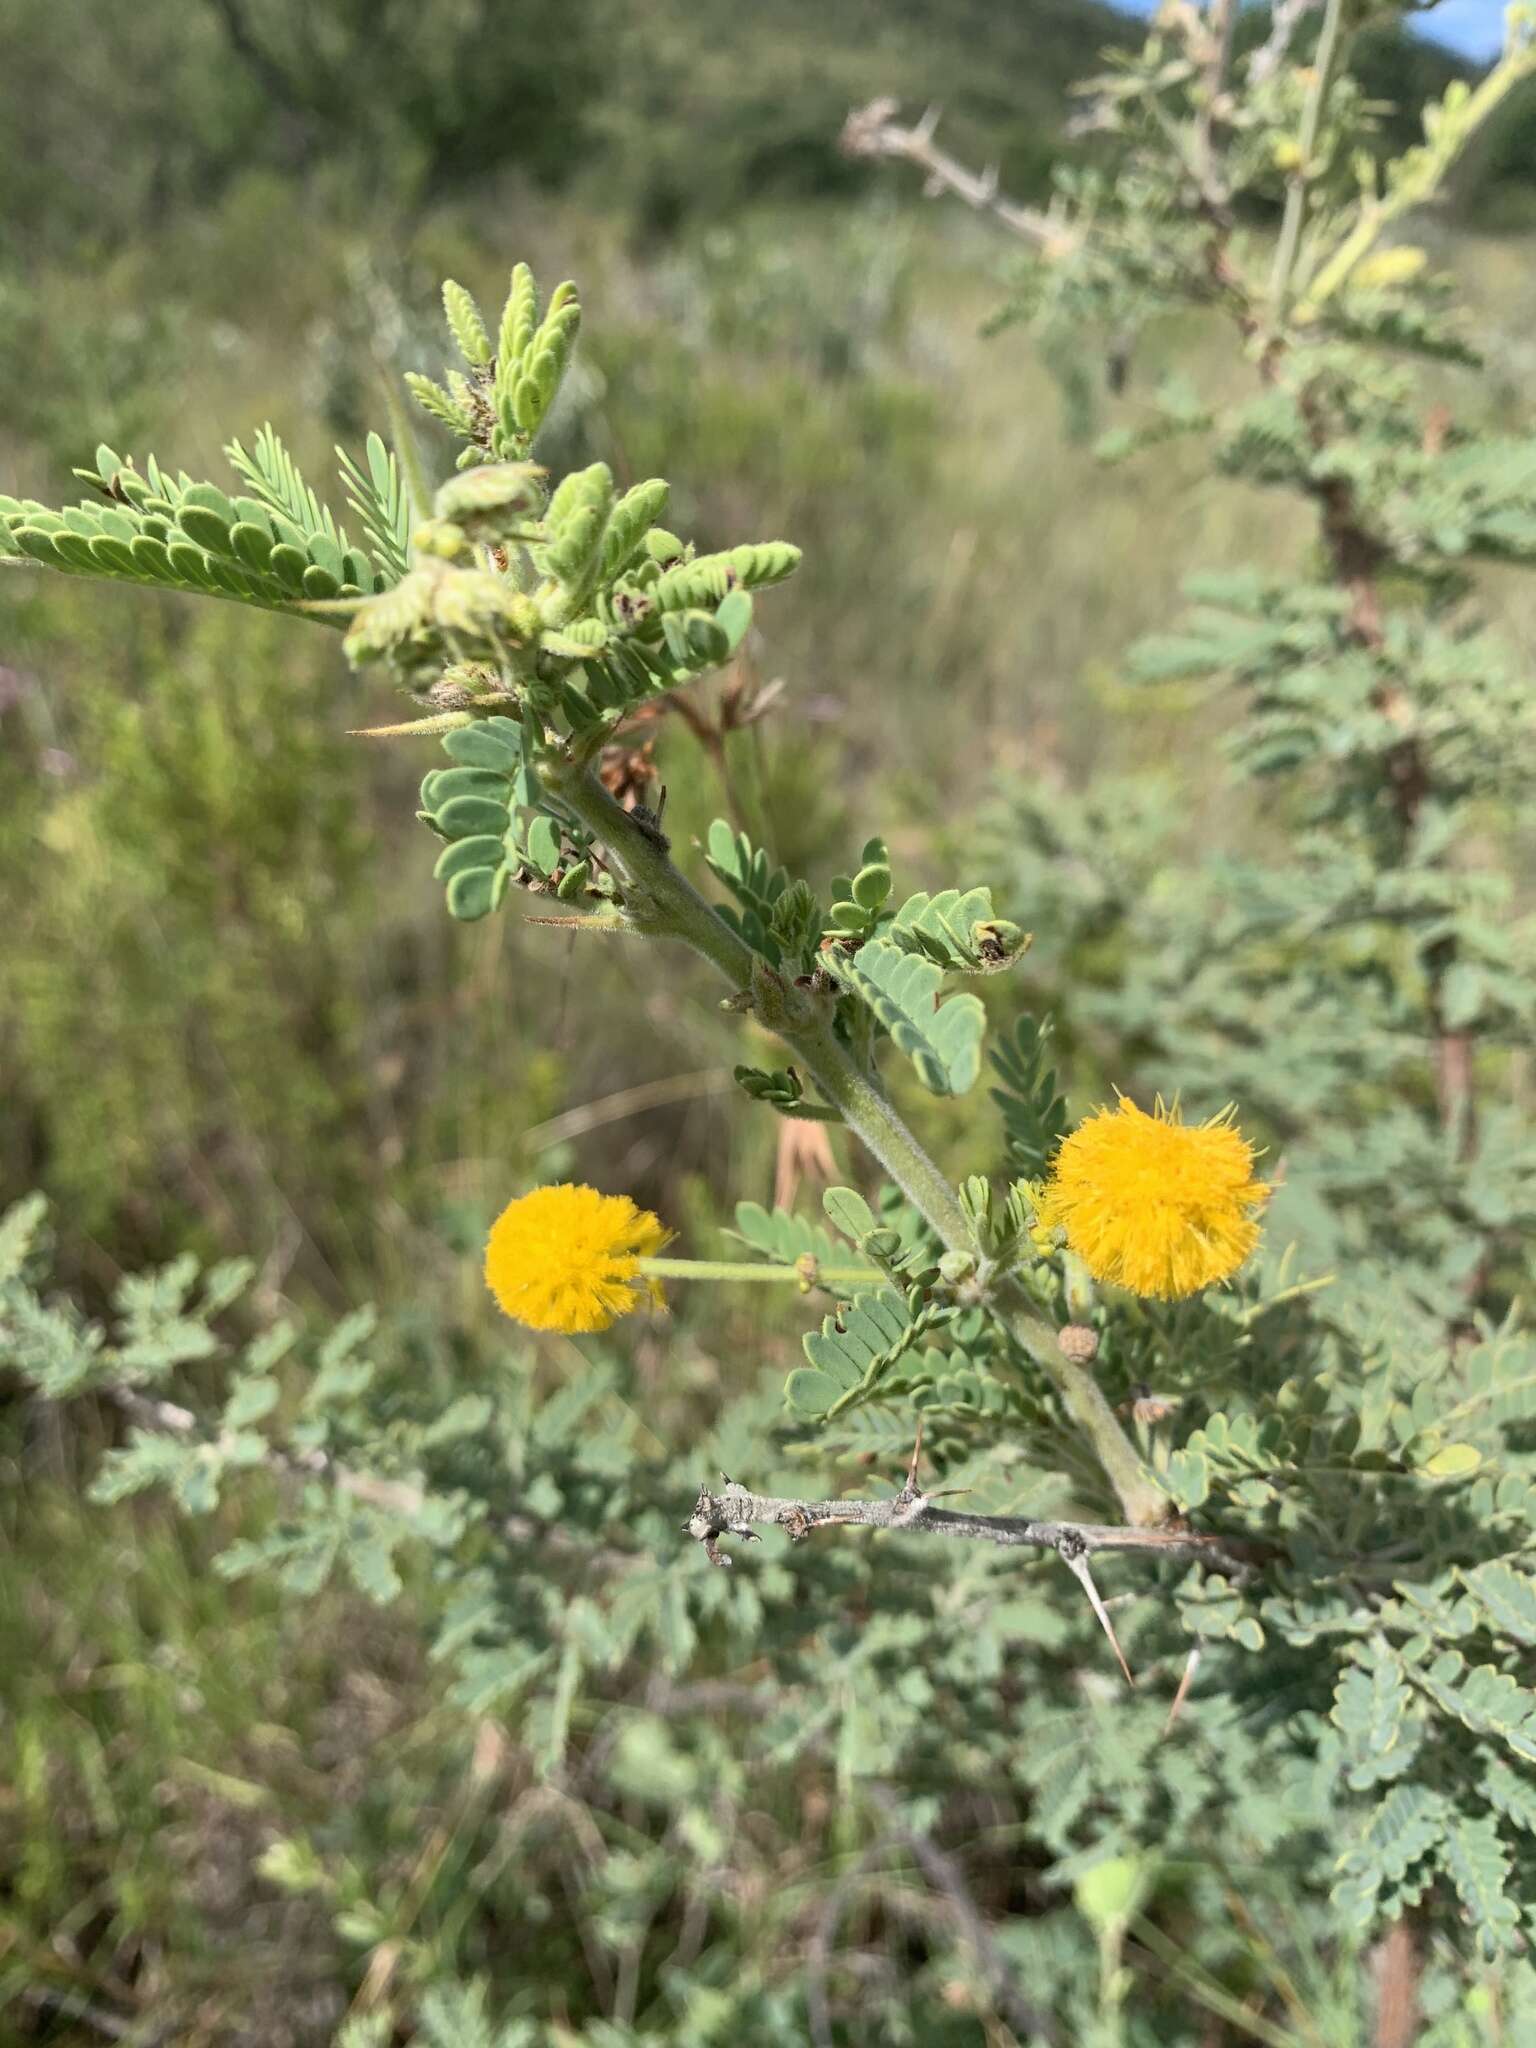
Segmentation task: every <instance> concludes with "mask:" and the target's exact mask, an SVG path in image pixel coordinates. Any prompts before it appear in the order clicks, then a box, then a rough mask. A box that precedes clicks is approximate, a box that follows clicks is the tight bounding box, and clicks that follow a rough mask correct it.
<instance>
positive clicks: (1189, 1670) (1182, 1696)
mask: <svg viewBox="0 0 1536 2048" xmlns="http://www.w3.org/2000/svg"><path fill="white" fill-rule="evenodd" d="M1199 1669H1200V1645H1199V1644H1198V1643H1194V1644H1192V1645H1191V1646H1190V1652H1189V1656H1188V1658H1187V1659H1186V1660H1185V1664H1184V1676H1183V1677H1182V1678H1181V1679H1180V1680H1179V1689H1178V1691H1177V1692H1176V1693H1175V1694H1174V1696H1173V1705H1172V1706H1171V1707H1170V1708H1169V1709H1168V1718H1167V1720H1166V1721H1165V1722H1164V1723H1163V1733H1164V1734H1165V1735H1167V1734H1169V1733H1171V1732H1172V1729H1173V1724H1174V1722H1175V1721H1177V1720H1178V1718H1179V1715H1180V1713H1181V1712H1182V1711H1183V1708H1184V1702H1185V1701H1186V1700H1187V1699H1188V1698H1189V1688H1190V1687H1191V1686H1192V1685H1193V1684H1194V1682H1195V1673H1196V1672H1197V1671H1198V1670H1199Z"/></svg>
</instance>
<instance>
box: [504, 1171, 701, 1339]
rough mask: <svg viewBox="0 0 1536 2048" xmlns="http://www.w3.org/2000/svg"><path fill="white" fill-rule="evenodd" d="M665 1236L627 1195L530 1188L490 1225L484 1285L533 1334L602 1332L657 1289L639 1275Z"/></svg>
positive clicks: (655, 1299) (657, 1298)
mask: <svg viewBox="0 0 1536 2048" xmlns="http://www.w3.org/2000/svg"><path fill="white" fill-rule="evenodd" d="M667 1237H668V1233H667V1231H665V1230H664V1229H663V1228H662V1226H661V1224H660V1222H659V1221H658V1220H657V1218H656V1217H654V1216H653V1215H652V1214H651V1213H650V1211H649V1210H648V1209H640V1208H637V1207H636V1205H635V1204H634V1203H633V1202H632V1201H631V1200H630V1198H629V1196H628V1195H600V1194H599V1193H598V1191H597V1189H596V1188H586V1187H573V1186H571V1185H570V1184H569V1183H566V1184H563V1185H561V1186H559V1187H550V1188H535V1189H534V1190H533V1192H532V1194H529V1195H520V1196H519V1197H518V1199H517V1200H516V1201H515V1202H509V1203H508V1205H507V1207H506V1208H505V1209H503V1210H502V1212H501V1214H500V1215H499V1216H498V1217H497V1218H496V1221H495V1223H494V1224H493V1225H492V1226H491V1235H490V1239H489V1241H488V1242H487V1244H486V1247H485V1284H486V1285H487V1287H489V1288H490V1290H491V1292H492V1294H494V1295H495V1297H496V1299H497V1301H498V1302H499V1303H500V1304H501V1306H502V1308H503V1309H504V1310H505V1311H506V1313H507V1314H508V1315H509V1316H512V1317H514V1318H515V1319H516V1321H518V1322H520V1323H526V1324H527V1325H528V1327H529V1329H530V1330H563V1331H565V1332H566V1333H567V1335H574V1334H575V1333H576V1332H577V1331H584V1330H606V1329H607V1328H608V1326H609V1324H610V1323H613V1322H616V1321H617V1320H618V1318H619V1317H620V1316H622V1315H628V1313H629V1311H630V1310H631V1309H634V1308H639V1307H640V1306H641V1304H642V1303H644V1302H651V1303H653V1304H654V1305H655V1306H656V1307H658V1308H659V1307H660V1306H661V1288H660V1287H659V1286H658V1284H657V1283H656V1281H654V1280H649V1279H647V1278H645V1276H644V1275H643V1274H642V1273H641V1271H640V1261H641V1259H643V1258H649V1257H651V1256H652V1255H653V1254H654V1253H656V1252H659V1251H660V1250H661V1248H662V1246H663V1245H664V1244H665V1243H666V1241H667Z"/></svg>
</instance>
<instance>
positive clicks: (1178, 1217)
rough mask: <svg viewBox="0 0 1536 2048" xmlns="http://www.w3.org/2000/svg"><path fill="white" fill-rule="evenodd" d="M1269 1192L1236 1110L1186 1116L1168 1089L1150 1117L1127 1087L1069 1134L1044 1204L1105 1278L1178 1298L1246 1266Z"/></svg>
mask: <svg viewBox="0 0 1536 2048" xmlns="http://www.w3.org/2000/svg"><path fill="white" fill-rule="evenodd" d="M1268 1199H1269V1189H1268V1187H1267V1186H1266V1185H1265V1184H1264V1182H1263V1181H1259V1180H1255V1179H1254V1177H1253V1147H1252V1146H1251V1145H1250V1144H1249V1143H1248V1140H1247V1139H1246V1138H1245V1137H1244V1136H1243V1134H1242V1132H1241V1131H1239V1130H1238V1129H1237V1128H1236V1127H1235V1126H1234V1124H1233V1122H1232V1111H1231V1110H1230V1109H1227V1110H1224V1111H1223V1112H1222V1114H1221V1115H1220V1116H1217V1117H1212V1118H1211V1120H1210V1122H1209V1123H1203V1124H1185V1123H1182V1122H1180V1120H1179V1114H1178V1109H1177V1107H1176V1106H1175V1108H1173V1109H1168V1108H1166V1107H1165V1106H1164V1104H1163V1101H1162V1098H1161V1097H1159V1098H1158V1101H1157V1104H1156V1107H1155V1109H1154V1111H1153V1114H1152V1115H1151V1116H1148V1115H1147V1113H1146V1111H1145V1110H1142V1109H1138V1108H1137V1107H1136V1105H1135V1103H1134V1102H1130V1101H1127V1099H1126V1098H1125V1097H1124V1096H1123V1095H1122V1096H1121V1098H1120V1100H1119V1101H1118V1102H1117V1103H1116V1105H1115V1107H1114V1108H1113V1109H1099V1110H1095V1112H1094V1114H1093V1115H1092V1116H1091V1117H1089V1118H1088V1119H1087V1121H1086V1122H1084V1123H1083V1124H1081V1125H1080V1126H1079V1128H1078V1129H1077V1130H1075V1131H1074V1132H1073V1133H1072V1135H1071V1137H1070V1138H1068V1139H1066V1141H1065V1142H1064V1143H1063V1145H1062V1147H1061V1150H1060V1151H1059V1152H1058V1153H1057V1154H1056V1158H1055V1162H1054V1164H1053V1165H1052V1167H1051V1175H1050V1179H1049V1180H1048V1181H1047V1183H1046V1186H1045V1193H1044V1197H1043V1199H1042V1201H1041V1203H1040V1205H1039V1209H1038V1212H1037V1213H1038V1219H1039V1222H1040V1223H1041V1224H1042V1225H1044V1226H1045V1227H1046V1228H1047V1229H1054V1228H1056V1227H1058V1226H1059V1227H1060V1228H1061V1229H1063V1230H1065V1232H1066V1234H1067V1245H1068V1247H1069V1249H1070V1250H1072V1251H1074V1252H1075V1253H1076V1254H1077V1256H1078V1257H1079V1258H1080V1259H1081V1260H1082V1262H1083V1264H1084V1265H1085V1266H1086V1267H1087V1268H1088V1270H1089V1272H1090V1273H1092V1275H1093V1276H1094V1278H1095V1279H1096V1280H1109V1281H1113V1282H1114V1283H1115V1285H1116V1286H1119V1287H1129V1288H1130V1289H1131V1290H1132V1291H1133V1293H1136V1294H1151V1295H1157V1296H1159V1297H1161V1298H1162V1299H1163V1300H1165V1301H1171V1300H1174V1299H1176V1298H1177V1297H1178V1296H1180V1295H1184V1294H1198V1293H1199V1291H1200V1289H1201V1288H1202V1287H1210V1286H1212V1285H1213V1284H1214V1283H1215V1282H1216V1281H1218V1280H1225V1279H1226V1278H1227V1277H1228V1276H1229V1275H1230V1274H1232V1273H1235V1272H1236V1271H1237V1269H1238V1267H1239V1266H1240V1265H1241V1264H1242V1263H1243V1261H1244V1259H1246V1258H1247V1256H1248V1254H1249V1253H1250V1252H1251V1251H1252V1250H1253V1248H1254V1246H1255V1245H1256V1244H1257V1243H1258V1241H1259V1225H1258V1221H1257V1217H1256V1213H1255V1212H1256V1211H1257V1210H1259V1209H1261V1208H1262V1207H1263V1206H1264V1203H1265V1202H1266V1201H1267V1200H1268Z"/></svg>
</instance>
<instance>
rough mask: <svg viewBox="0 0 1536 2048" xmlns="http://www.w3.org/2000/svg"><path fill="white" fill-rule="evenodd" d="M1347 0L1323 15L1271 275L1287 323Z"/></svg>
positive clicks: (1279, 320) (1335, 0)
mask: <svg viewBox="0 0 1536 2048" xmlns="http://www.w3.org/2000/svg"><path fill="white" fill-rule="evenodd" d="M1343 14H1344V7H1343V0H1328V7H1327V12H1326V13H1325V14H1324V16H1323V27H1322V33H1321V34H1320V35H1319V37H1318V39H1317V55H1316V56H1315V57H1314V58H1313V60H1312V83H1311V86H1310V87H1309V89H1308V92H1307V103H1306V106H1305V107H1304V108H1303V110H1302V116H1301V134H1300V136H1299V137H1298V142H1297V146H1298V148H1299V149H1300V151H1301V161H1300V163H1298V164H1297V166H1296V169H1295V171H1294V172H1293V174H1292V176H1291V182H1290V186H1289V188H1288V190H1287V192H1286V195H1285V213H1284V215H1283V216H1282V218H1281V222H1280V240H1279V243H1278V245H1277V246H1276V249H1275V267H1274V270H1273V271H1272V272H1271V274H1270V280H1269V298H1270V304H1271V306H1272V307H1273V309H1274V322H1275V325H1276V326H1277V327H1279V326H1281V325H1283V323H1284V320H1285V315H1286V311H1287V308H1288V306H1289V304H1290V292H1291V274H1292V272H1293V271H1294V269H1295V267H1296V250H1297V247H1298V245H1299V243H1300V241H1301V223H1302V218H1303V216H1304V215H1305V213H1306V210H1307V188H1308V186H1309V184H1310V183H1311V180H1312V152H1313V150H1314V149H1316V147H1317V131H1318V129H1319V128H1320V127H1321V126H1322V120H1323V108H1324V107H1325V106H1326V105H1327V103H1328V87H1329V83H1330V78H1329V74H1330V72H1331V71H1332V69H1333V53H1334V50H1335V49H1336V48H1337V46H1338V40H1339V23H1340V21H1341V20H1342V18H1343Z"/></svg>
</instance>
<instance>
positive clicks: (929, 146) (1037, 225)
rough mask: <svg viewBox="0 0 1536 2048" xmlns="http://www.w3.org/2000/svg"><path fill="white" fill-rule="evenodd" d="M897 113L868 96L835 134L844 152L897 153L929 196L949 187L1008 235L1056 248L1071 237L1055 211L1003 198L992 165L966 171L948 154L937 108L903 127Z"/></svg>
mask: <svg viewBox="0 0 1536 2048" xmlns="http://www.w3.org/2000/svg"><path fill="white" fill-rule="evenodd" d="M899 112H900V103H899V101H896V100H893V99H877V100H871V101H870V102H869V105H868V106H866V107H856V108H855V109H854V110H853V112H852V113H851V114H850V115H849V116H848V118H847V120H846V121H845V122H844V123H843V132H842V135H841V136H840V138H839V146H840V148H841V149H842V151H843V154H844V155H845V156H853V157H862V156H890V157H900V158H902V159H903V160H904V161H905V162H907V163H909V164H916V166H917V168H918V169H919V170H920V171H921V172H922V173H923V175H924V178H925V180H926V183H925V186H924V190H925V191H926V192H927V194H928V196H929V197H930V198H938V197H939V195H940V194H941V193H945V192H951V193H953V194H954V196H955V197H956V198H957V199H963V200H964V202H965V204H966V205H967V206H971V207H974V208H975V209H976V210H977V212H978V213H990V214H991V215H992V216H993V217H994V218H995V219H996V220H999V221H1001V222H1002V224H1003V226H1004V227H1005V228H1007V229H1008V230H1009V232H1010V233H1011V234H1015V235H1017V236H1019V237H1020V239H1021V240H1023V241H1026V242H1033V243H1034V244H1035V246H1036V247H1037V248H1040V249H1045V250H1048V251H1052V252H1058V251H1062V250H1065V249H1066V248H1068V247H1070V246H1071V244H1072V243H1073V242H1074V241H1075V239H1076V236H1075V233H1074V231H1073V230H1072V229H1071V228H1069V227H1068V226H1067V225H1066V223H1065V222H1064V221H1063V220H1061V219H1060V218H1058V217H1057V216H1056V215H1054V214H1050V213H1040V212H1038V211H1036V209H1035V208H1033V207H1029V206H1019V205H1017V204H1016V203H1015V202H1014V201H1013V200H1011V199H1009V198H1007V197H1005V195H1004V194H1003V193H1002V192H1000V191H999V190H998V182H997V171H996V169H995V168H991V169H988V170H985V171H970V170H967V169H966V167H965V165H964V164H962V163H959V162H957V161H956V159H955V158H954V157H952V156H947V155H946V154H945V152H944V151H943V150H942V149H940V148H939V147H938V145H937V143H936V142H935V141H934V139H933V138H934V135H935V133H936V132H937V129H938V125H939V110H938V108H937V107H930V108H929V109H928V111H927V113H925V114H924V115H923V118H922V119H921V120H920V121H918V122H916V123H914V125H913V126H912V127H910V128H904V127H903V126H902V125H901V123H900V122H899V121H898V120H897V118H896V116H897V114H898V113H899Z"/></svg>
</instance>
